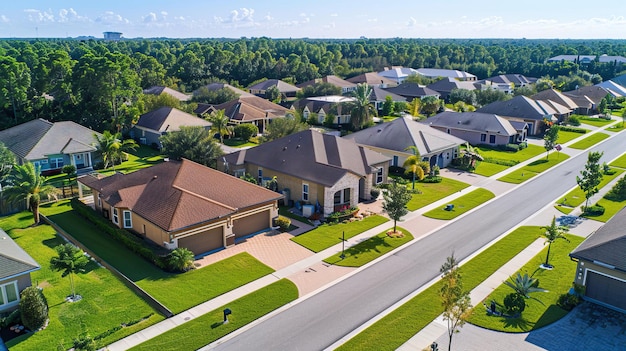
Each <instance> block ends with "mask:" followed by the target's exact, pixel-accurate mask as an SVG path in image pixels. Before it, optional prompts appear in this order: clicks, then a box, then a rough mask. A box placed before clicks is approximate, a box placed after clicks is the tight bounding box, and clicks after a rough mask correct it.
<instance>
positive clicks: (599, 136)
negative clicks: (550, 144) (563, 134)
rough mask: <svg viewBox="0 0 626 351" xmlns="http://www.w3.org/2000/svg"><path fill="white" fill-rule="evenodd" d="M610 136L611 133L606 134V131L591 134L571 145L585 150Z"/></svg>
mask: <svg viewBox="0 0 626 351" xmlns="http://www.w3.org/2000/svg"><path fill="white" fill-rule="evenodd" d="M608 137H609V135H608V134H604V133H595V134H591V135H590V136H588V137H586V138H584V139H582V140H579V141H577V142H575V143H573V144H572V145H570V146H569V147H571V148H572V149H579V150H585V149H587V148H590V147H592V146H593V145H595V144H597V143H599V142H601V141H602V140H604V139H606V138H608Z"/></svg>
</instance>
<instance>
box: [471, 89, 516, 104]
mask: <svg viewBox="0 0 626 351" xmlns="http://www.w3.org/2000/svg"><path fill="white" fill-rule="evenodd" d="M474 93H475V94H476V102H477V103H478V104H479V105H481V106H485V105H489V104H490V103H492V102H495V101H506V100H510V99H511V95H509V94H507V93H505V92H504V91H502V90H498V89H485V90H475V92H474Z"/></svg>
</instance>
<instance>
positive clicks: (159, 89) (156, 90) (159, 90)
mask: <svg viewBox="0 0 626 351" xmlns="http://www.w3.org/2000/svg"><path fill="white" fill-rule="evenodd" d="M143 93H144V94H149V95H161V94H168V95H171V96H173V97H175V98H177V99H178V100H180V101H189V99H191V96H190V95H187V94H183V93H181V92H180V91H176V90H174V89H172V88H168V87H163V86H153V87H150V88H148V89H144V90H143Z"/></svg>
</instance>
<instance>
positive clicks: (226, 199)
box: [78, 159, 282, 232]
mask: <svg viewBox="0 0 626 351" xmlns="http://www.w3.org/2000/svg"><path fill="white" fill-rule="evenodd" d="M78 180H79V181H80V182H81V183H83V184H85V185H86V186H88V187H90V188H92V189H94V190H96V191H98V192H99V193H100V197H101V199H102V200H103V201H105V202H106V203H108V204H109V205H111V206H113V207H116V208H128V209H129V210H131V211H132V212H134V213H135V214H137V215H139V216H141V217H143V218H145V219H146V220H148V221H150V222H152V223H154V224H155V225H157V226H158V227H160V228H161V229H163V230H165V231H169V232H172V231H178V230H182V229H184V228H186V227H189V226H193V225H198V224H202V223H205V222H209V221H212V220H216V219H219V218H221V217H224V216H228V215H231V214H234V213H236V212H239V211H241V210H243V209H246V208H249V207H253V206H256V205H260V204H265V203H268V202H271V201H276V200H278V199H280V198H281V197H282V195H280V194H278V193H276V192H273V191H270V190H268V189H265V188H263V187H260V186H257V185H254V184H252V183H249V182H246V181H244V180H241V179H238V178H236V177H233V176H231V175H228V174H226V173H223V172H220V171H217V170H214V169H211V168H209V167H206V166H203V165H201V164H198V163H195V162H192V161H189V160H186V159H183V160H182V161H169V162H163V163H160V164H158V165H155V166H152V167H148V168H144V169H140V170H138V171H136V172H132V173H128V174H122V173H116V174H114V175H112V176H110V177H106V178H102V179H96V178H95V177H92V176H84V177H80V178H79V179H78Z"/></svg>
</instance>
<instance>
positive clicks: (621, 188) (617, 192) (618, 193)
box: [604, 177, 626, 202]
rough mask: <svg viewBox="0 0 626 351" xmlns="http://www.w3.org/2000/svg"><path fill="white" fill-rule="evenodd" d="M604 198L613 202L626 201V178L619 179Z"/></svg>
mask: <svg viewBox="0 0 626 351" xmlns="http://www.w3.org/2000/svg"><path fill="white" fill-rule="evenodd" d="M604 197H605V198H606V199H609V200H611V201H615V202H621V201H624V200H626V178H625V177H621V178H620V179H619V180H618V181H617V183H615V185H614V186H613V188H611V190H609V192H608V193H607V194H606V195H604Z"/></svg>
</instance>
